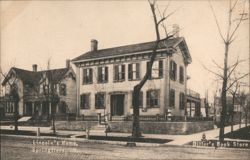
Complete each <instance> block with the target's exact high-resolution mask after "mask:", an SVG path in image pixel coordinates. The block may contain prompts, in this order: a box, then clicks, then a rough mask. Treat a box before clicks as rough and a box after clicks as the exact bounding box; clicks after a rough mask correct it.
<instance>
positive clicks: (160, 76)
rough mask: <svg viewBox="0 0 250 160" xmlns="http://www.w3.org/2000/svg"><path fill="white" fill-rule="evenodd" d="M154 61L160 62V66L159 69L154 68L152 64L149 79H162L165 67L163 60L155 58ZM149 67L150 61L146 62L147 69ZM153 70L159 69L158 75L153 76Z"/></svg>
mask: <svg viewBox="0 0 250 160" xmlns="http://www.w3.org/2000/svg"><path fill="white" fill-rule="evenodd" d="M154 62H158V68H157V69H153V66H152V70H151V75H149V79H160V78H163V70H164V69H163V60H162V59H159V60H155V61H154ZM153 65H154V64H153ZM148 67H149V61H147V62H146V69H148ZM153 70H158V76H157V77H152V73H153Z"/></svg>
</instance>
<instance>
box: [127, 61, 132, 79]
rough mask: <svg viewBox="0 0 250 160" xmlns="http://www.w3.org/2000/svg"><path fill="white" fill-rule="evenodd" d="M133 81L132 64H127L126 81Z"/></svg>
mask: <svg viewBox="0 0 250 160" xmlns="http://www.w3.org/2000/svg"><path fill="white" fill-rule="evenodd" d="M131 79H133V72H132V64H128V80H131Z"/></svg>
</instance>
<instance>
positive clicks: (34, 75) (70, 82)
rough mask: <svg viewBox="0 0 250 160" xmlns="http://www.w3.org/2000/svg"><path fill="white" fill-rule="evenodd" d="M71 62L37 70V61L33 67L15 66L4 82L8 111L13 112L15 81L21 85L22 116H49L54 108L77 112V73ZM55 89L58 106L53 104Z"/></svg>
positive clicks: (61, 111) (64, 111)
mask: <svg viewBox="0 0 250 160" xmlns="http://www.w3.org/2000/svg"><path fill="white" fill-rule="evenodd" d="M69 62H70V61H67V66H66V68H61V69H52V70H44V71H37V65H33V71H28V70H23V69H19V68H15V67H12V68H11V69H10V71H9V72H8V74H7V76H6V78H5V79H4V80H3V82H2V85H3V86H4V87H5V101H6V106H5V113H6V115H7V116H12V115H13V113H14V103H13V100H12V98H11V96H10V95H9V92H10V84H12V83H16V84H17V86H18V94H19V97H20V102H19V108H18V110H19V115H20V116H34V117H36V118H38V117H39V118H42V119H47V118H49V117H50V116H51V113H52V109H54V111H55V112H53V113H56V115H60V114H61V115H65V114H66V113H76V77H75V73H74V71H73V69H72V68H71V67H70V63H69ZM52 87H53V89H52ZM52 90H53V91H54V94H53V95H56V96H54V97H56V98H57V101H58V102H57V104H56V105H54V106H55V108H53V107H52V106H53V104H52V103H53V102H52V100H51V99H52V98H51V97H52V96H51V95H52V93H51V92H52ZM49 91H50V92H49ZM48 93H49V94H48Z"/></svg>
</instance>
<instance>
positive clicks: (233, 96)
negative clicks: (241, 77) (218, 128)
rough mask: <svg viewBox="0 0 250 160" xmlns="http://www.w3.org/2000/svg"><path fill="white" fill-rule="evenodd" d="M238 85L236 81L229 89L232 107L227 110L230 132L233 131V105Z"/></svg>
mask: <svg viewBox="0 0 250 160" xmlns="http://www.w3.org/2000/svg"><path fill="white" fill-rule="evenodd" d="M239 86H240V83H239V82H238V81H237V82H236V83H235V85H234V86H232V87H231V88H230V89H229V92H230V94H231V95H232V106H231V108H229V109H228V112H229V115H230V116H231V131H233V125H234V105H235V99H236V94H237V92H238V90H239Z"/></svg>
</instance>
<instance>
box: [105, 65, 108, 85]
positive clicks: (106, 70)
mask: <svg viewBox="0 0 250 160" xmlns="http://www.w3.org/2000/svg"><path fill="white" fill-rule="evenodd" d="M105 81H106V82H108V67H105Z"/></svg>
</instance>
